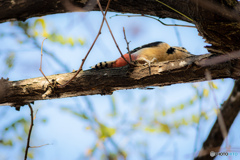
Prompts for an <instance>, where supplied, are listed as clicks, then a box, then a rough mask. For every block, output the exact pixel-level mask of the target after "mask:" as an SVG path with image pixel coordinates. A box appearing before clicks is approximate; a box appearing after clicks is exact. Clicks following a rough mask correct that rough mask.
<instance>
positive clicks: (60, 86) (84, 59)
mask: <svg viewBox="0 0 240 160" xmlns="http://www.w3.org/2000/svg"><path fill="white" fill-rule="evenodd" d="M110 2H111V0H109V1H108V4H107V7H106V9H105V14H104V15H106V14H107V10H108V7H109V5H110ZM103 23H104V18H103V19H102V23H101V26H100V28H99V31H98V34H97V36H96V38H95V39H94V41H93V43H92V45H91V47H90V48H89V50H88V52H87V54H86V56H85V57H84V58H83V59H82V63H81V65H80V67H79V69H78V70H77V72H76V73H75V75H74V76H73V77H72V78H71V79H70V80H68V81H67V82H66V83H65V84H63V85H58V86H57V87H58V88H63V87H65V86H66V85H68V84H69V83H70V82H71V81H72V80H73V79H74V78H75V77H76V76H77V75H78V73H79V72H81V71H82V67H83V64H84V62H85V61H86V59H87V57H88V55H89V53H90V52H91V50H92V48H93V46H94V44H95V43H96V41H97V39H98V37H99V36H100V34H101V30H102V27H103Z"/></svg>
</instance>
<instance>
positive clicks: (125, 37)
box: [123, 27, 132, 62]
mask: <svg viewBox="0 0 240 160" xmlns="http://www.w3.org/2000/svg"><path fill="white" fill-rule="evenodd" d="M123 35H124V39H125V41H126V43H127V50H128V54H129V58H130V62H132V57H131V52H130V50H129V43H130V42H128V41H127V36H126V33H125V28H124V27H123Z"/></svg>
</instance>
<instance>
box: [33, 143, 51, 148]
mask: <svg viewBox="0 0 240 160" xmlns="http://www.w3.org/2000/svg"><path fill="white" fill-rule="evenodd" d="M48 145H52V144H49V143H47V144H42V145H40V146H30V147H29V148H41V147H43V146H48Z"/></svg>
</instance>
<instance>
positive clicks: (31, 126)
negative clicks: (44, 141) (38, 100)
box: [24, 103, 33, 160]
mask: <svg viewBox="0 0 240 160" xmlns="http://www.w3.org/2000/svg"><path fill="white" fill-rule="evenodd" d="M28 107H29V108H30V112H31V124H30V128H29V132H28V138H27V146H26V150H25V157H24V160H27V154H28V148H29V144H30V137H31V133H32V128H33V109H32V106H31V105H30V103H28Z"/></svg>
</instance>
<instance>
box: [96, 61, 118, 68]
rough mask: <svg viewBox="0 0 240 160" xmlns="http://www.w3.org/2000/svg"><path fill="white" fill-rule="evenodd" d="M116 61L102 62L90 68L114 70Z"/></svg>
mask: <svg viewBox="0 0 240 160" xmlns="http://www.w3.org/2000/svg"><path fill="white" fill-rule="evenodd" d="M115 63H116V61H107V62H106V61H104V62H100V63H98V64H96V65H94V66H92V67H91V68H94V69H103V68H114V67H115V65H114V64H115Z"/></svg>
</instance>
